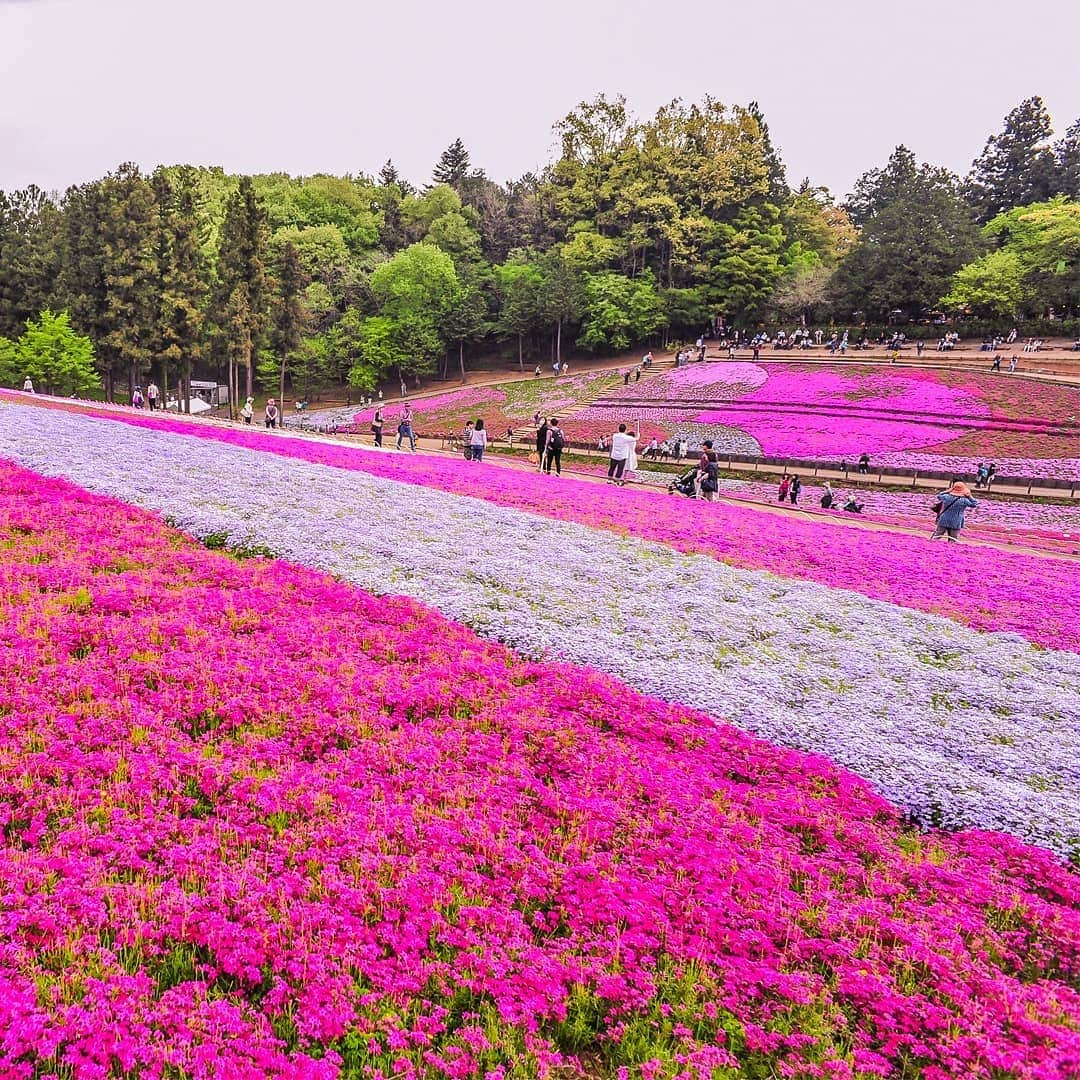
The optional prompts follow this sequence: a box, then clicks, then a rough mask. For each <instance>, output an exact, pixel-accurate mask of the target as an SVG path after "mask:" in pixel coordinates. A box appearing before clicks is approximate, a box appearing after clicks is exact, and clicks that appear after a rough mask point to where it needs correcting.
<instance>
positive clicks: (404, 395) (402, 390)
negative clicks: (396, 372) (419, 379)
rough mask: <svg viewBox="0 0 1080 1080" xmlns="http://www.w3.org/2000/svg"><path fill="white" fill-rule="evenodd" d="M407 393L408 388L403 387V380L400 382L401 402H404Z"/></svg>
mask: <svg viewBox="0 0 1080 1080" xmlns="http://www.w3.org/2000/svg"><path fill="white" fill-rule="evenodd" d="M408 393H409V388H408V387H407V386H406V385H405V379H404V378H402V380H401V400H402V401H404V400H405V398H406V396H407V395H408Z"/></svg>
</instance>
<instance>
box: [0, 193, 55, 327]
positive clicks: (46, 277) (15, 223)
mask: <svg viewBox="0 0 1080 1080" xmlns="http://www.w3.org/2000/svg"><path fill="white" fill-rule="evenodd" d="M61 225H62V218H61V215H60V211H59V208H58V207H57V206H56V204H55V203H54V202H53V200H52V199H51V198H50V197H49V196H48V195H46V193H45V192H44V191H42V190H41V189H40V188H37V187H35V186H33V185H31V186H30V187H28V188H26V189H25V190H23V191H13V192H11V193H10V194H5V193H4V192H2V191H0V335H4V334H7V335H10V336H12V337H14V336H15V335H16V334H18V333H19V332H20V331H21V329H22V327H23V326H24V325H25V324H26V320H27V319H29V318H32V317H33V316H35V315H37V313H38V312H40V311H43V310H44V309H45V308H47V307H48V306H49V302H50V299H51V297H52V292H53V286H54V284H55V275H56V263H57V257H58V250H57V245H58V241H59V231H60V228H61Z"/></svg>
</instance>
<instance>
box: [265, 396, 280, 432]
mask: <svg viewBox="0 0 1080 1080" xmlns="http://www.w3.org/2000/svg"><path fill="white" fill-rule="evenodd" d="M277 422H278V407H277V403H276V402H275V401H274V399H273V398H271V399H270V400H269V401H268V402H267V403H266V420H265V423H266V426H267V427H268V428H276V427H277Z"/></svg>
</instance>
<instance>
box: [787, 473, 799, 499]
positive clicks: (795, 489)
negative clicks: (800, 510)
mask: <svg viewBox="0 0 1080 1080" xmlns="http://www.w3.org/2000/svg"><path fill="white" fill-rule="evenodd" d="M801 491H802V481H801V480H800V479H799V478H798V476H793V477H792V478H791V487H790V488H789V489H788V495H789V496H790V497H791V505H792V506H798V505H799V492H801Z"/></svg>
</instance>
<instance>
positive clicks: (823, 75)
mask: <svg viewBox="0 0 1080 1080" xmlns="http://www.w3.org/2000/svg"><path fill="white" fill-rule="evenodd" d="M1078 43H1080V0H1029V2H1027V3H1025V4H1022V5H1020V4H1016V3H1003V2H1001V0H978V2H976V0H933V2H931V0H894V2H891V3H889V2H886V3H882V2H881V0H817V2H816V3H815V2H807V0H771V2H770V0H758V2H756V3H754V2H752V0H742V2H740V3H737V4H733V3H728V2H725V0H710V2H704V0H682V2H678V3H665V2H663V0H649V2H641V0H541V2H538V3H532V4H522V3H520V2H515V0H458V2H456V3H445V2H444V3H423V2H420V0H375V2H371V0H339V2H333V0H297V2H292V3H289V2H285V0H0V188H5V189H12V188H17V187H22V186H25V185H26V184H29V183H36V184H38V185H39V186H40V187H43V188H47V189H63V188H65V187H66V186H67V185H68V184H71V183H79V182H82V181H84V180H89V179H92V178H94V177H97V176H100V175H101V174H102V173H104V172H106V171H108V170H109V169H112V168H113V167H115V166H116V165H117V164H119V163H120V162H122V161H136V162H138V163H139V164H140V165H143V166H145V167H146V168H152V167H153V166H155V165H157V164H160V163H163V162H164V163H174V162H191V163H195V164H218V165H223V166H224V167H225V168H226V169H227V170H229V171H238V172H268V171H272V170H281V171H286V172H291V173H294V174H301V173H312V172H334V173H341V172H368V173H372V172H375V171H377V170H378V168H379V167H380V166H381V165H382V163H383V162H384V161H385V160H386V159H387V157H392V158H393V159H394V161H395V162H396V163H397V164H398V166H399V168H400V169H401V171H402V172H403V174H404V175H406V176H408V177H409V178H410V179H412V180H414V181H425V180H427V179H428V178H429V175H430V172H431V167H432V165H433V163H434V161H435V158H436V157H437V156H438V154H439V152H440V151H441V150H442V149H443V148H444V147H445V146H446V145H447V143H449V142H450V141H451V140H452V139H453V138H454V137H455V136H457V135H460V136H461V137H462V138H463V139H464V140H465V144H466V146H468V148H469V150H470V152H471V154H472V160H473V164H474V165H477V166H480V167H483V168H484V169H485V170H486V171H487V172H488V174H489V175H490V176H492V177H493V178H495V179H498V180H504V179H507V178H509V177H514V176H519V175H520V174H521V173H523V172H525V171H527V170H530V169H539V168H540V167H542V166H543V165H544V164H545V163H546V162H547V161H548V160H550V157H551V154H552V150H553V146H554V143H553V139H552V134H551V126H552V124H553V123H554V122H555V121H556V120H557V119H558V118H559V117H561V116H563V115H564V114H565V113H566V112H567V111H568V110H569V109H571V108H572V107H573V106H574V105H575V104H576V103H577V102H579V101H581V100H582V99H584V98H589V97H592V96H593V95H595V94H596V93H597V92H599V91H606V92H608V93H618V92H621V93H624V94H625V95H626V96H627V98H628V100H629V103H630V105H631V107H632V108H633V110H634V111H635V112H636V113H637V114H638V115H648V114H651V113H652V112H653V111H654V110H655V109H656V107H657V106H658V105H660V104H661V103H662V102H664V101H667V100H670V99H671V98H673V97H682V98H684V99H686V100H696V99H700V98H701V97H702V96H703V95H704V94H706V93H711V94H712V95H714V96H715V97H717V98H719V99H720V100H721V101H724V102H732V103H733V102H740V103H746V102H749V101H751V100H753V99H755V98H756V99H757V100H758V101H759V102H760V103H761V106H762V108H763V109H764V112H765V116H766V119H767V120H768V122H769V126H770V128H771V131H772V134H773V138H774V141H775V142H776V144H777V145H778V146H779V147H780V149H781V152H782V154H783V157H784V160H785V162H786V163H787V166H788V176H789V179H790V180H791V181H792V182H798V181H799V180H800V179H801V178H802V177H803V176H807V175H808V176H809V177H810V178H811V179H812V180H813V181H814V182H815V183H823V184H827V185H828V186H829V187H830V188H832V189H833V191H834V192H836V193H837V194H840V195H842V194H844V193H846V192H847V191H849V190H850V187H851V184H852V182H853V181H854V180H855V178H856V177H857V176H858V175H859V174H860V173H861V172H863V171H864V170H865V169H867V168H870V167H873V166H875V165H880V164H881V163H882V162H883V161H884V160H885V158H886V157H887V156H888V154H889V152H890V151H891V149H892V147H893V146H895V145H896V144H897V143H900V142H903V143H906V144H907V145H908V146H909V147H911V149H912V150H914V151H915V153H916V154H917V155H919V157H921V158H924V159H926V160H930V161H933V162H935V163H938V164H942V165H946V166H949V167H950V168H952V169H954V170H957V171H959V172H965V171H966V170H967V167H968V165H969V164H970V162H971V159H972V158H973V157H975V156H976V155H977V154H978V152H979V151H980V150H981V148H982V145H983V143H984V142H985V140H986V137H987V136H988V135H989V134H990V133H991V132H993V131H997V130H998V129H999V128H1000V126H1001V121H1002V118H1003V117H1004V115H1005V113H1006V112H1008V111H1009V109H1011V108H1012V107H1013V106H1014V105H1015V104H1017V103H1018V102H1019V101H1020V100H1021V99H1023V98H1025V97H1028V96H1030V95H1031V94H1041V95H1042V96H1043V98H1044V99H1045V101H1046V103H1047V106H1048V107H1049V109H1050V112H1051V115H1052V117H1053V119H1054V124H1055V128H1056V129H1057V130H1058V131H1059V132H1063V131H1064V129H1065V128H1066V126H1067V125H1068V124H1069V123H1071V122H1072V121H1073V120H1075V119H1076V118H1077V117H1078V116H1080V66H1078V63H1077V46H1078Z"/></svg>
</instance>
